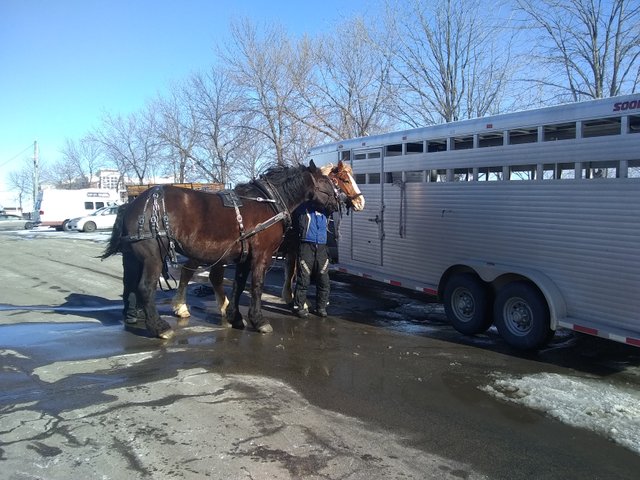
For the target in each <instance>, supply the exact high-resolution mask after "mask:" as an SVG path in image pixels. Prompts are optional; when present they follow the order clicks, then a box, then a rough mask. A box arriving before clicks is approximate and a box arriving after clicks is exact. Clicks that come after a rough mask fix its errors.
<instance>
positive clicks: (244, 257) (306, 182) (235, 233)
mask: <svg viewBox="0 0 640 480" xmlns="http://www.w3.org/2000/svg"><path fill="white" fill-rule="evenodd" d="M225 200H226V202H225ZM306 201H310V202H312V203H313V204H314V207H315V208H318V209H321V210H325V211H327V212H333V211H336V210H337V209H338V207H339V204H338V199H337V192H336V191H335V188H334V185H333V183H332V182H331V180H330V179H328V178H327V177H326V176H324V175H323V174H322V172H321V171H320V169H318V168H316V166H315V164H314V163H313V161H312V162H311V164H310V165H309V167H305V166H300V167H273V168H271V169H269V170H268V171H267V172H266V173H265V174H264V175H262V176H261V177H260V179H257V180H253V181H252V182H250V183H246V184H242V185H238V186H237V187H236V188H235V189H234V190H233V191H230V192H227V195H226V199H224V198H223V195H219V194H211V193H206V192H199V191H194V190H186V189H182V188H179V187H171V186H162V187H154V188H151V189H149V190H147V191H145V192H143V193H142V194H141V195H140V196H138V197H137V198H136V199H135V200H134V201H133V202H132V203H130V204H127V205H126V206H125V207H124V208H121V210H120V211H119V214H118V218H117V219H116V224H115V226H114V228H113V232H112V235H111V239H110V242H109V245H108V246H107V248H106V250H105V252H104V254H103V255H102V258H103V259H104V258H107V257H109V256H111V255H114V254H115V253H117V252H121V253H122V256H123V284H124V292H123V298H124V304H125V309H124V312H125V321H126V322H127V323H133V322H135V321H137V319H138V318H144V320H145V322H146V326H147V329H148V330H149V332H150V333H151V334H152V335H154V336H158V337H160V338H170V337H171V336H173V330H172V329H171V327H170V325H169V324H168V323H167V322H166V321H165V320H163V319H162V318H160V316H159V314H158V310H157V309H156V306H155V293H156V285H157V282H158V279H159V277H160V275H161V274H162V273H163V271H164V269H165V268H166V262H167V260H168V259H174V258H175V253H176V252H177V253H180V254H182V255H184V256H186V257H188V258H190V259H194V260H197V261H198V262H199V263H200V264H215V265H223V263H224V262H235V263H236V264H237V266H236V275H235V281H234V286H233V292H232V302H231V304H230V305H229V307H228V310H227V318H228V319H229V320H230V321H231V324H232V325H233V326H234V327H235V328H244V320H243V318H242V315H241V314H240V312H239V310H238V305H239V302H240V295H241V293H242V291H243V290H244V287H245V285H246V282H247V279H248V276H249V272H251V274H252V277H251V306H250V308H249V314H248V319H249V322H250V323H251V325H252V326H253V327H254V328H255V329H256V330H257V331H259V332H261V333H269V332H271V331H273V329H272V327H271V325H270V324H269V322H268V321H266V320H264V318H263V316H262V312H261V309H260V307H261V298H262V288H263V284H264V276H265V273H266V268H267V266H268V265H269V263H270V262H271V257H272V255H273V254H274V253H275V252H276V250H277V249H278V246H279V245H280V243H281V242H282V238H283V236H284V232H285V231H286V228H287V224H288V222H289V219H290V213H291V212H292V211H293V210H294V209H295V208H297V207H298V206H299V205H300V204H302V203H303V202H306ZM225 203H228V204H229V205H230V206H225ZM140 309H141V311H140Z"/></svg>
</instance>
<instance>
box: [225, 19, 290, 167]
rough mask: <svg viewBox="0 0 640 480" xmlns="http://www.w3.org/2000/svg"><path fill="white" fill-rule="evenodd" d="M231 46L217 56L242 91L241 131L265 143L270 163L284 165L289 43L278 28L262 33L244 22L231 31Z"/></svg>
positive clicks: (286, 146)
mask: <svg viewBox="0 0 640 480" xmlns="http://www.w3.org/2000/svg"><path fill="white" fill-rule="evenodd" d="M231 36H232V39H233V45H232V46H231V47H230V48H227V50H226V51H224V52H222V53H221V58H222V59H223V60H224V62H225V64H226V65H227V66H228V69H229V74H230V76H231V79H232V81H233V82H235V83H236V84H237V85H238V86H239V87H241V88H242V89H243V95H244V100H243V101H244V111H245V113H246V118H247V121H246V122H245V128H248V129H251V130H253V131H255V132H256V133H258V134H259V135H261V136H263V137H264V138H266V139H267V140H268V141H269V144H270V147H271V149H272V155H271V156H272V159H273V160H274V161H275V162H276V163H278V164H281V165H284V164H286V163H287V162H288V159H287V158H286V157H287V154H286V151H287V148H288V147H289V146H290V145H291V143H292V140H291V135H290V134H291V122H292V118H291V116H290V115H289V111H290V110H291V108H290V103H291V101H292V96H293V94H294V85H293V84H292V82H291V79H290V77H289V75H288V72H289V71H290V68H289V66H288V63H289V61H290V59H291V58H292V57H293V49H292V45H291V41H290V39H289V37H288V36H287V34H286V33H285V32H284V30H283V29H282V28H281V27H279V26H269V27H266V28H265V29H264V32H259V31H258V28H257V27H256V26H255V25H253V24H251V23H249V22H248V21H246V20H244V21H241V22H238V23H235V24H233V25H232V27H231Z"/></svg>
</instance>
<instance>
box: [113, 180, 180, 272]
mask: <svg viewBox="0 0 640 480" xmlns="http://www.w3.org/2000/svg"><path fill="white" fill-rule="evenodd" d="M161 190H162V187H161V186H159V185H156V186H155V187H152V188H151V191H152V193H151V195H148V196H147V199H146V200H145V202H144V208H143V209H142V213H141V214H140V215H138V233H137V235H126V236H123V237H122V239H123V240H125V241H128V242H138V241H140V240H151V239H154V238H158V237H167V239H168V240H169V248H168V249H167V250H168V251H167V255H168V256H169V259H170V260H171V263H173V264H177V263H178V258H177V256H176V244H175V239H174V238H173V235H172V233H171V226H170V224H169V215H167V209H166V208H165V204H164V195H162V194H161ZM149 200H153V202H152V204H151V215H150V216H149V232H145V228H144V226H145V223H146V213H147V209H148V208H149ZM159 201H160V203H161V204H162V216H160V205H159ZM160 220H162V224H160Z"/></svg>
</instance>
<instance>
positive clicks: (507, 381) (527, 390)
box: [480, 373, 640, 453]
mask: <svg viewBox="0 0 640 480" xmlns="http://www.w3.org/2000/svg"><path fill="white" fill-rule="evenodd" d="M480 389H481V390H483V391H485V392H487V393H489V394H490V395H493V396H495V397H497V398H499V399H502V400H506V401H509V402H513V403H518V404H521V405H524V406H527V407H530V408H534V409H536V410H540V411H542V412H545V413H546V414H548V415H550V416H552V417H553V418H556V419H557V420H560V421H561V422H564V423H567V424H569V425H572V426H574V427H579V428H585V429H588V430H591V431H593V432H596V433H598V434H600V435H603V436H605V437H606V438H608V439H610V440H611V441H613V442H615V443H618V444H620V445H623V446H625V447H626V448H628V449H630V450H632V451H634V452H636V453H640V393H639V392H637V391H631V390H624V389H623V388H621V387H619V386H615V385H607V384H603V382H602V380H595V379H593V380H592V379H588V378H580V377H569V376H565V375H558V374H554V373H538V374H535V375H527V376H524V377H514V376H508V375H501V374H496V375H495V380H494V382H493V384H492V385H487V386H484V387H480Z"/></svg>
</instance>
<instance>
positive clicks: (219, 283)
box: [209, 262, 230, 327]
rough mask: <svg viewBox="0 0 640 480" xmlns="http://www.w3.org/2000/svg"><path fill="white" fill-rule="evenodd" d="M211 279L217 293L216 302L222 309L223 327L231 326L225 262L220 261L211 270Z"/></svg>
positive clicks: (221, 321) (221, 323) (221, 319)
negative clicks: (225, 285)
mask: <svg viewBox="0 0 640 480" xmlns="http://www.w3.org/2000/svg"><path fill="white" fill-rule="evenodd" d="M209 281H210V282H211V286H212V287H213V292H214V293H215V294H216V303H217V304H218V308H219V309H220V325H222V326H223V327H228V326H230V323H229V320H228V319H227V307H228V306H229V300H228V299H227V295H226V294H225V293H224V264H223V263H222V262H218V263H216V264H215V265H213V266H212V267H211V270H209Z"/></svg>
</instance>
